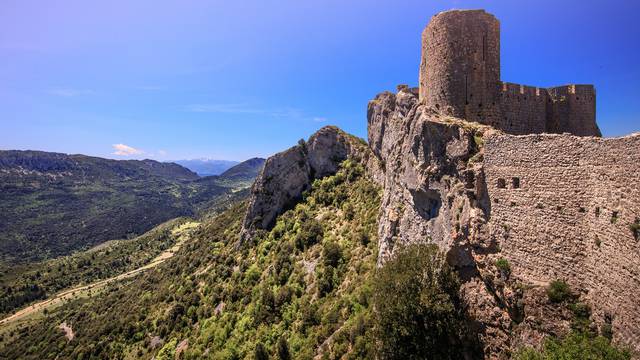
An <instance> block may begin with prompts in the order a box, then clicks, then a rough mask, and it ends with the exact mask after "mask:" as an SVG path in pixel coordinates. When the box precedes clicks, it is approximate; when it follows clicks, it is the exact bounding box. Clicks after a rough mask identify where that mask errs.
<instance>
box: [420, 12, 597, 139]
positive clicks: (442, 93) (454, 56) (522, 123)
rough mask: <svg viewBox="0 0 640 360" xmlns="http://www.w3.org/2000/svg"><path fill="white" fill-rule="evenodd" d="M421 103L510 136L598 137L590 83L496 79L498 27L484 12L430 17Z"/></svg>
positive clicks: (424, 35)
mask: <svg viewBox="0 0 640 360" xmlns="http://www.w3.org/2000/svg"><path fill="white" fill-rule="evenodd" d="M420 100H421V101H423V102H424V103H425V104H426V105H427V106H430V107H434V108H436V109H439V110H440V111H443V112H444V113H446V114H447V115H451V116H455V117H458V118H461V119H466V120H469V121H477V122H480V123H483V124H487V125H491V126H493V127H495V128H498V129H501V130H503V131H504V132H506V133H509V134H539V133H565V132H566V133H570V134H574V135H580V136H600V131H599V130H598V126H597V125H596V119H595V116H596V94H595V89H594V87H593V85H565V86H558V87H553V88H548V89H543V88H537V87H532V86H525V85H519V84H512V83H507V82H502V81H500V23H499V22H498V20H497V19H496V18H495V17H494V16H493V15H491V14H488V13H486V12H485V11H484V10H464V11H460V10H452V11H446V12H443V13H440V14H438V15H436V16H434V17H433V19H431V22H430V23H429V25H428V26H427V27H426V28H425V29H424V32H423V33H422V61H421V63H420Z"/></svg>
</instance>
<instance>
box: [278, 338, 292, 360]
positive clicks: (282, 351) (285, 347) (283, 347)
mask: <svg viewBox="0 0 640 360" xmlns="http://www.w3.org/2000/svg"><path fill="white" fill-rule="evenodd" d="M277 347H278V358H279V359H280V360H290V359H291V353H290V352H289V343H287V339H286V338H285V337H284V335H283V336H281V337H280V339H279V340H278V346H277Z"/></svg>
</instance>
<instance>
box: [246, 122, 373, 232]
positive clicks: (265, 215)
mask: <svg viewBox="0 0 640 360" xmlns="http://www.w3.org/2000/svg"><path fill="white" fill-rule="evenodd" d="M348 158H354V159H356V160H358V161H363V162H364V163H371V164H370V166H368V168H372V169H377V168H378V166H377V159H376V158H375V157H374V156H372V155H371V152H370V150H369V149H368V147H367V144H366V143H365V142H364V141H363V140H360V139H358V138H356V137H354V136H352V135H348V134H346V133H345V132H343V131H342V130H340V129H338V128H337V127H335V126H327V127H324V128H322V129H320V130H318V131H317V132H316V133H315V134H313V135H312V136H311V137H310V138H309V140H308V141H306V142H305V141H303V140H301V141H300V142H299V143H298V145H296V146H294V147H292V148H290V149H288V150H285V151H283V152H281V153H278V154H275V155H273V156H271V157H270V158H268V159H267V161H266V163H265V165H264V168H263V170H262V172H261V173H260V175H259V176H258V177H257V178H256V181H255V183H254V185H253V187H252V189H251V197H250V199H249V205H248V208H247V212H246V215H245V218H244V222H243V226H242V232H241V241H243V242H244V241H246V240H247V239H249V238H251V237H252V236H253V235H254V233H255V232H256V231H257V230H259V229H268V228H269V227H271V226H272V225H273V222H274V221H275V219H276V217H277V216H278V215H279V214H281V213H282V212H283V211H284V210H286V209H287V208H289V207H291V206H293V205H295V203H296V202H297V201H298V200H299V199H300V198H301V196H302V193H303V192H304V191H305V190H307V189H308V188H309V187H310V186H311V183H312V182H313V180H314V179H318V178H322V177H324V176H327V175H332V174H334V173H336V171H337V170H338V167H339V166H340V163H341V162H343V161H344V160H346V159H348ZM376 173H377V174H379V172H376Z"/></svg>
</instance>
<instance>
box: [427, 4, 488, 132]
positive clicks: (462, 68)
mask: <svg viewBox="0 0 640 360" xmlns="http://www.w3.org/2000/svg"><path fill="white" fill-rule="evenodd" d="M499 84H500V23H499V22H498V20H497V19H496V18H495V17H494V16H493V15H491V14H489V13H486V12H485V11H484V10H451V11H445V12H441V13H439V14H437V15H435V16H434V17H433V18H432V19H431V21H430V22H429V24H428V25H427V27H426V28H425V29H424V31H423V33H422V61H421V63H420V100H421V101H422V102H423V103H425V104H426V105H428V106H431V107H433V108H435V109H438V110H439V111H440V112H442V113H444V114H448V115H453V116H456V117H460V118H464V119H467V120H469V121H477V122H481V123H486V124H490V123H491V118H492V117H493V116H495V114H496V111H497V110H496V102H497V97H498V94H499V92H498V91H499Z"/></svg>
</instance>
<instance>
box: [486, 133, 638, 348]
mask: <svg viewBox="0 0 640 360" xmlns="http://www.w3.org/2000/svg"><path fill="white" fill-rule="evenodd" d="M523 149H526V151H523ZM484 174H485V178H486V184H487V189H488V194H489V197H490V201H491V202H490V209H487V213H488V214H489V220H490V221H489V228H490V229H491V236H495V237H497V238H498V241H499V243H500V246H501V249H502V251H501V255H503V256H504V257H506V258H507V259H508V260H509V261H510V263H511V265H512V267H513V269H514V274H516V275H517V276H518V277H519V278H521V279H522V280H524V281H526V282H527V283H547V282H549V281H552V280H555V279H565V280H566V281H567V282H568V283H569V284H571V286H573V287H574V288H575V289H576V290H578V291H581V292H582V294H583V296H584V298H585V299H586V300H587V301H588V302H589V303H590V305H591V306H592V307H593V310H594V318H595V320H597V322H598V323H600V324H602V323H604V322H605V321H612V325H613V329H614V333H615V334H616V339H617V340H618V341H621V342H622V343H626V344H640V327H638V324H640V301H638V296H639V294H640V241H639V239H637V238H636V237H635V236H634V232H633V231H632V230H631V225H632V224H634V223H636V222H637V221H638V217H639V216H640V185H639V181H640V134H637V135H632V136H628V137H623V138H616V139H600V138H593V137H576V136H567V135H546V134H545V135H528V136H509V135H497V136H491V137H489V138H488V139H487V141H486V145H485V155H484Z"/></svg>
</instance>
